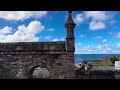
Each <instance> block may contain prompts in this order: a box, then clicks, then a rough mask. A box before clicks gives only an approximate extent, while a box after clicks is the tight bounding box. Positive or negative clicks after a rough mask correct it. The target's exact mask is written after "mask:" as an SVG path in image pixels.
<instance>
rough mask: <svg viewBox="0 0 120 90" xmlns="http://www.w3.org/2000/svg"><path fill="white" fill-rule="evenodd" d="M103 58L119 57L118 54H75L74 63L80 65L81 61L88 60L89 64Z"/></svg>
mask: <svg viewBox="0 0 120 90" xmlns="http://www.w3.org/2000/svg"><path fill="white" fill-rule="evenodd" d="M105 56H120V54H75V63H76V64H79V63H82V62H83V60H88V61H89V62H90V60H91V61H93V60H102V59H103V57H105ZM89 62H88V63H89Z"/></svg>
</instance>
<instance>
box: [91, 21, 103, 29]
mask: <svg viewBox="0 0 120 90" xmlns="http://www.w3.org/2000/svg"><path fill="white" fill-rule="evenodd" d="M104 28H105V24H104V23H103V22H96V21H92V22H90V23H89V29H90V30H92V31H95V30H100V29H104Z"/></svg>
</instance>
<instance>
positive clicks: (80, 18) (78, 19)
mask: <svg viewBox="0 0 120 90" xmlns="http://www.w3.org/2000/svg"><path fill="white" fill-rule="evenodd" d="M83 21H84V17H83V14H77V15H76V17H75V18H74V22H75V23H76V24H78V25H79V24H81V23H82V22H83Z"/></svg>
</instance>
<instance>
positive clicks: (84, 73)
mask: <svg viewBox="0 0 120 90" xmlns="http://www.w3.org/2000/svg"><path fill="white" fill-rule="evenodd" d="M76 79H120V70H76Z"/></svg>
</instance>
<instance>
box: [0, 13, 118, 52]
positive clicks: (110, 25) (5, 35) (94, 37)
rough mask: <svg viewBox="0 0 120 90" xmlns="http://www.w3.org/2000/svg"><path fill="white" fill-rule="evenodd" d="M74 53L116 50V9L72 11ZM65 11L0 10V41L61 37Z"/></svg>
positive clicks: (60, 38)
mask: <svg viewBox="0 0 120 90" xmlns="http://www.w3.org/2000/svg"><path fill="white" fill-rule="evenodd" d="M72 15H73V20H74V22H75V23H76V28H75V29H74V30H75V33H74V34H75V47H76V50H75V53H76V54H120V12H119V11H73V13H72ZM66 21H67V11H0V42H1V43H4V42H37V41H39V42H47V41H65V38H66V29H65V27H64V25H65V23H66Z"/></svg>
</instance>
